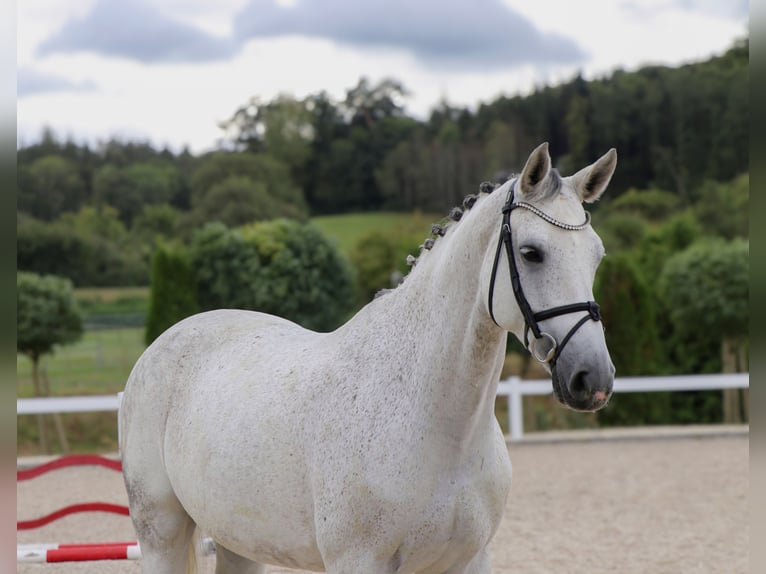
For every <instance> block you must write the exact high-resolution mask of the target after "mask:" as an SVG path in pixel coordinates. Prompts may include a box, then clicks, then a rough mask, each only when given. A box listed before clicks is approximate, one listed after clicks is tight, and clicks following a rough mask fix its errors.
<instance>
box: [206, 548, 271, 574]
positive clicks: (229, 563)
mask: <svg viewBox="0 0 766 574" xmlns="http://www.w3.org/2000/svg"><path fill="white" fill-rule="evenodd" d="M265 571H266V568H265V567H264V566H263V564H259V563H258V562H252V561H250V560H248V559H247V558H243V557H242V556H240V555H239V554H234V552H232V551H231V550H227V549H226V548H224V547H223V546H221V545H220V544H216V545H215V574H263V573H264V572H265Z"/></svg>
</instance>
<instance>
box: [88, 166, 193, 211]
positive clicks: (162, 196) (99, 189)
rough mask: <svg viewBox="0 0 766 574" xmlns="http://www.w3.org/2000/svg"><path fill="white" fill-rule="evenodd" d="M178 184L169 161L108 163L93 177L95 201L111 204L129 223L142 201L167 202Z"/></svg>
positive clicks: (98, 203)
mask: <svg viewBox="0 0 766 574" xmlns="http://www.w3.org/2000/svg"><path fill="white" fill-rule="evenodd" d="M180 187H181V180H180V175H179V173H178V171H177V170H176V168H175V167H173V166H172V165H163V164H159V163H149V162H141V163H134V164H131V165H128V166H125V167H118V166H116V165H113V164H107V165H105V166H103V167H102V168H100V169H99V170H98V171H96V173H95V175H94V177H93V194H94V199H95V202H96V204H97V205H99V206H100V205H103V204H106V205H111V206H112V207H114V208H116V209H117V211H118V212H119V215H120V219H121V220H122V221H123V222H124V223H125V224H126V225H130V224H131V223H132V222H133V219H134V218H135V217H137V216H138V215H139V214H140V213H141V211H142V210H143V209H144V206H145V205H152V204H161V203H168V202H170V201H171V200H172V199H173V198H174V196H175V195H176V194H177V193H178V191H179V189H180Z"/></svg>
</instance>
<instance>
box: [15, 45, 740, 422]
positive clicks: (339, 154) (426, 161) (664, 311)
mask: <svg viewBox="0 0 766 574" xmlns="http://www.w3.org/2000/svg"><path fill="white" fill-rule="evenodd" d="M406 95H407V88H406V86H404V85H402V84H401V83H400V82H398V81H397V80H396V79H393V78H391V79H386V80H382V81H380V82H378V83H372V82H370V81H369V80H367V79H366V78H361V79H360V80H359V81H358V83H357V85H356V86H353V87H351V88H349V89H348V90H347V92H346V96H345V99H343V100H342V101H334V100H333V99H332V98H330V97H329V96H328V95H327V94H326V93H325V92H318V93H315V94H312V95H310V96H308V97H306V98H303V99H296V98H294V97H291V96H288V95H283V96H280V97H278V98H275V99H273V100H271V101H260V100H259V99H257V98H254V99H252V100H250V101H247V102H243V104H242V106H241V107H240V108H239V109H237V110H233V111H232V113H231V116H230V118H229V119H228V120H227V121H225V122H223V123H222V124H221V126H220V127H221V140H220V142H219V145H218V148H217V149H216V150H214V151H210V152H208V153H204V154H198V155H195V154H192V153H190V151H189V150H186V149H185V150H169V149H161V148H157V147H154V146H153V145H151V144H149V143H146V142H129V141H106V142H101V143H98V144H92V145H88V144H82V143H76V142H73V141H66V140H62V139H60V138H59V137H58V136H57V135H56V134H55V133H53V132H52V131H49V130H48V131H46V132H45V133H44V134H43V135H42V136H41V139H40V141H39V142H37V143H34V144H32V145H29V146H26V147H23V148H21V149H19V150H18V196H17V197H18V217H17V238H18V239H17V260H18V269H19V270H20V271H29V272H34V273H38V274H52V275H58V276H62V277H66V278H68V279H70V280H71V281H72V283H73V284H74V285H75V286H76V287H97V286H141V285H143V286H146V285H149V283H150V280H152V281H154V280H153V279H151V278H152V267H153V266H154V268H155V275H154V277H157V275H156V273H159V271H157V268H160V269H161V268H162V265H163V257H164V258H165V259H164V260H165V261H166V263H167V265H169V266H170V268H173V269H175V271H174V272H173V273H174V276H175V277H176V278H178V277H184V273H186V274H187V275H188V273H189V269H193V270H196V271H195V272H196V274H197V275H196V277H191V278H190V279H189V281H191V283H192V284H195V285H196V287H195V289H196V290H197V292H198V293H201V295H200V297H202V299H204V300H205V301H207V303H205V304H203V303H204V301H203V302H202V303H201V302H200V301H199V300H198V301H196V302H194V301H193V302H191V303H190V305H189V306H188V307H187V312H188V310H189V309H191V310H195V309H197V308H199V307H200V305H201V306H202V308H204V307H205V306H206V305H208V306H212V305H219V304H224V303H226V302H227V301H226V300H225V298H222V297H223V295H222V293H224V292H226V289H228V290H229V291H232V289H231V288H230V287H227V288H224V287H221V286H220V285H217V286H216V285H213V279H212V278H209V279H208V280H207V283H206V282H205V280H204V279H201V278H200V274H201V273H202V274H204V273H208V275H209V276H210V277H212V276H213V275H211V274H213V273H214V271H215V268H214V266H215V265H216V264H217V263H216V261H219V259H220V257H221V255H222V254H227V253H228V254H230V255H231V256H232V257H235V256H236V257H245V255H243V253H244V251H241V250H240V251H237V249H239V248H237V247H235V246H236V245H239V244H242V245H245V244H250V245H255V247H254V248H253V249H255V251H253V254H251V255H248V256H247V257H251V259H247V261H248V262H249V263H248V265H251V267H250V268H252V269H256V268H258V269H261V268H262V269H261V271H258V270H257V269H256V270H255V271H253V273H256V274H257V273H262V271H263V270H264V269H266V267H265V266H264V265H265V264H264V260H263V258H264V257H265V255H264V253H266V252H268V249H269V245H270V243H269V241H272V242H273V241H276V240H277V239H278V238H279V237H288V236H289V237H292V236H293V235H294V233H292V232H291V231H290V230H291V229H301V228H303V227H305V226H304V225H303V224H304V223H306V222H309V221H310V219H311V218H312V217H315V216H318V215H325V214H351V213H361V212H370V211H394V212H422V213H429V214H433V213H435V214H446V213H447V211H448V210H449V209H450V208H451V207H452V206H454V205H458V204H460V203H461V201H462V199H463V197H464V196H465V195H467V194H469V193H474V192H476V191H477V190H478V186H479V184H480V183H481V182H482V181H487V180H489V181H494V182H498V183H499V182H503V181H505V180H506V179H507V178H508V177H509V175H510V174H512V173H514V171H515V170H518V169H520V168H521V166H523V164H524V162H525V160H526V158H527V156H528V154H529V153H530V151H531V150H532V149H534V147H536V146H537V145H538V144H539V143H540V142H542V141H548V142H549V144H550V151H551V156H552V158H553V160H554V162H555V166H556V167H557V168H558V169H559V171H560V172H561V173H562V174H564V175H568V174H570V173H572V172H573V171H574V170H576V169H579V168H580V167H582V166H584V165H587V164H589V163H591V162H592V161H594V160H595V159H596V158H598V157H599V156H601V155H602V154H603V153H604V152H606V151H607V150H608V149H609V148H611V147H614V148H616V149H617V151H618V155H619V160H618V167H617V172H616V174H615V176H614V178H613V179H612V182H611V184H610V188H609V190H608V192H607V193H606V194H605V197H604V199H603V200H601V201H600V202H599V203H597V204H594V205H593V206H590V207H589V209H590V210H591V211H592V213H593V221H594V227H595V228H596V229H597V231H598V232H599V234H600V235H601V236H602V238H603V240H604V243H605V245H606V248H607V252H608V256H607V258H606V259H605V260H604V263H603V264H602V267H601V269H600V271H599V275H598V276H597V281H596V298H597V300H598V301H599V302H600V303H601V304H602V308H603V310H604V317H605V323H606V324H607V325H610V324H611V325H619V326H620V327H619V329H609V328H608V330H607V338H608V341H609V345H610V348H611V349H612V353H613V359H614V361H615V363H616V365H617V367H618V372H619V374H621V375H631V374H656V373H692V372H715V371H719V372H720V371H721V370H722V369H726V368H731V369H739V370H746V369H747V366H746V361H747V359H746V356H747V349H748V336H747V297H748V291H747V278H748V269H749V268H748V263H747V255H748V249H749V248H748V235H749V229H748V202H749V147H748V146H749V41H748V40H747V39H742V40H741V41H739V42H737V43H736V44H735V45H734V46H732V47H731V48H730V49H729V50H728V51H726V52H725V53H724V54H722V55H720V56H716V57H713V58H711V59H709V60H706V61H703V62H697V63H692V64H687V65H683V66H680V67H675V68H670V67H664V66H649V67H644V68H641V69H639V70H637V71H621V70H617V71H614V72H613V73H611V74H609V75H608V76H605V77H602V78H598V79H595V80H590V81H587V80H585V79H583V78H582V77H581V76H579V75H578V76H577V77H574V78H572V79H571V80H569V81H567V82H564V83H562V84H558V85H553V86H540V87H539V88H537V89H536V90H535V91H534V92H533V93H531V94H529V95H525V96H512V97H500V98H497V99H495V100H494V101H492V102H490V103H486V104H482V105H480V106H479V107H478V108H477V109H474V110H472V109H469V108H463V107H456V106H452V105H450V104H449V103H447V102H442V103H440V104H439V105H438V106H436V107H435V108H434V109H433V110H432V111H431V112H430V115H429V116H428V118H426V119H417V118H414V117H411V116H409V115H408V114H407V113H406V112H405V108H404V104H403V102H404V101H406ZM291 226H293V227H291ZM309 229H310V227H309ZM426 231H427V229H424V231H423V232H424V234H425V233H426ZM301 233H302V232H301ZM312 233H313V231H309V232H306V233H305V236H306V238H307V239H306V241H308V242H310V243H311V244H313V245H316V244H317V241H318V240H317V239H316V237H314V235H312ZM275 238H276V239H275ZM285 241H286V240H285ZM385 241H386V239H385V237H380V236H370V237H368V238H366V242H365V243H364V245H363V246H362V247H360V249H361V248H364V249H374V250H377V251H375V252H374V253H380V252H381V249H383V251H385V253H393V254H395V255H396V257H398V258H399V261H398V262H397V263H394V264H392V263H390V258H387V257H381V258H379V259H380V261H381V262H382V263H381V265H383V266H384V268H383V269H372V270H370V269H362V268H359V266H358V265H356V266H355V263H354V261H353V258H352V261H350V262H346V261H340V260H339V259H338V258H337V257H336V256H335V255H334V254H332V253H327V252H326V251H323V250H322V249H319V248H317V249H315V250H314V251H312V252H311V253H313V254H314V255H311V257H314V256H316V257H318V258H319V259H318V260H321V261H325V262H327V261H329V262H330V263H329V264H331V265H332V266H334V267H333V269H336V271H335V272H334V273H333V274H326V275H327V278H326V280H327V282H328V284H330V283H331V284H332V285H333V289H338V288H340V287H338V285H339V283H338V281H339V280H338V276H340V275H343V274H344V273H346V271H343V269H344V268H345V267H348V277H349V281H352V282H353V281H356V282H357V284H359V283H364V284H365V295H364V296H363V297H362V298H361V299H356V300H354V301H355V305H357V306H358V305H360V304H362V303H364V302H365V297H369V296H370V295H371V293H372V292H374V290H375V288H378V287H385V286H386V285H384V284H381V285H377V284H375V281H373V282H372V283H373V284H372V286H370V285H369V283H370V280H369V277H368V276H369V275H370V274H372V275H374V276H375V277H381V276H382V277H384V278H385V277H388V276H389V275H390V273H391V272H392V271H394V269H392V268H391V266H392V265H393V266H394V267H397V266H398V265H399V263H400V262H401V260H402V259H403V255H402V254H401V253H399V251H398V249H399V246H393V247H392V246H386V245H383V246H382V245H381V244H382V243H385ZM243 249H244V248H243ZM295 249H296V251H295V253H298V252H299V251H300V249H302V248H299V247H296V248H295ZM216 250H218V251H216ZM264 250H265V251H264ZM251 251H252V249H251ZM256 252H257V253H256ZM178 253H182V254H183V257H181V259H180V260H179V259H175V260H174V259H173V254H178ZM301 253H302V252H301ZM307 253H308V252H307ZM158 254H162V255H160V256H158ZM259 257H260V259H258V258H259ZM296 257H297V255H296ZM253 258H254V259H253ZM361 259H362V258H360V260H361ZM174 261H175V263H174ZM179 261H180V263H179ZM258 261H260V263H258ZM253 262H255V263H253ZM173 265H181V267H180V268H179V267H177V266H176V267H173ZM259 265H260V267H258V266H259ZM344 266H345V267H344ZM385 266H387V267H385ZM244 268H247V267H240V268H237V269H240V273H239V275H240V279H241V280H242V281H246V280H247V277H242V272H241V269H244ZM179 269H181V270H180V271H179ZM234 271H235V270H234V267H233V266H232V273H233V272H234ZM218 272H221V270H220V269H219V270H218ZM695 272H696V273H697V275H695ZM261 276H262V277H266V276H267V275H263V274H262V275H261ZM711 277H713V279H711ZM715 278H717V280H718V283H716V284H715V285H716V286H714V287H711V286H710V285H709V284H710V283H711V281H713V282H714V283H715V280H714V279H715ZM322 281H324V279H322ZM376 281H377V282H378V283H380V282H381V280H380V279H377V280H376ZM719 287H720V289H719ZM345 288H346V287H343V289H345ZM357 288H358V285H357ZM168 289H169V290H170V292H174V291H175V292H176V293H177V292H178V291H177V289H178V285H171V286H169V287H168ZM715 289H719V291H715ZM711 290H712V291H711ZM280 292H281V291H279V290H278V289H277V290H276V291H275V290H272V291H269V292H268V294H266V295H262V296H261V298H260V299H258V297H256V296H253V298H252V299H251V300H250V303H247V302H245V303H241V305H242V306H246V305H249V306H250V307H258V306H259V305H260V306H261V307H262V306H263V305H265V304H266V303H264V301H269V300H271V299H273V297H275V296H276V295H275V294H278V293H280ZM344 293H345V291H344ZM711 293H713V294H711ZM345 298H346V299H348V300H353V297H345ZM259 301H260V303H259ZM690 301H691V302H699V305H697V306H696V307H695V306H693V305H691V304H689V302H690ZM317 305H318V309H319V308H321V310H322V313H324V314H323V315H322V317H321V320H319V319H312V318H311V317H310V316H305V315H301V312H302V311H301V310H300V309H297V310H295V311H294V313H295V315H294V316H293V317H292V318H295V319H296V320H303V321H304V323H305V324H309V325H315V326H321V327H322V328H332V327H333V326H334V325H337V324H338V323H339V322H341V321H342V320H344V319H345V318H346V317H347V316H348V313H350V312H352V311H353V308H348V307H343V306H337V309H336V308H334V307H333V308H332V309H333V311H332V313H333V314H332V316H328V315H327V313H328V309H330V307H328V305H327V304H326V303H323V304H321V305H320V304H317ZM710 309H713V311H710ZM269 310H270V311H274V312H279V311H280V309H279V308H276V309H272V308H269ZM179 312H180V311H179ZM286 313H287V314H288V315H289V313H290V311H289V310H288V312H286ZM178 318H180V317H176V319H178ZM172 319H173V318H172V317H171V318H170V319H166V320H172ZM312 321H313V322H312ZM626 400H627V399H626ZM631 400H635V401H638V402H640V401H649V402H650V403H651V404H649V403H647V405H646V406H647V408H646V409H644V411H645V412H644V414H642V416H643V417H644V419H648V420H645V422H652V417H654V418H655V419H657V420H665V418H666V417H667V416H669V414H668V413H670V412H671V411H673V410H678V406H679V405H678V402H679V401H680V402H683V401H687V403H688V402H689V401H692V402H693V403H694V409H695V416H696V417H697V419H698V418H699V413H700V412H702V413H706V412H708V411H709V417H710V419H711V420H712V419H714V418H715V417H719V416H720V409H721V408H726V407H725V406H723V407H722V406H721V405H720V399H712V398H710V395H709V394H705V393H701V394H699V395H695V396H694V397H687V398H684V397H681V398H672V397H670V396H667V397H665V398H663V399H662V400H659V399H658V398H657V397H652V398H651V399H646V398H642V397H640V396H636V397H632V398H631ZM674 401H675V402H674ZM711 401H712V403H715V404H712V403H711ZM716 401H717V402H716ZM708 403H710V404H708ZM711 405H712V406H711ZM732 408H734V409H735V410H737V411H742V410H743V409H744V408H745V407H743V406H741V405H739V406H738V405H735V406H733V407H732ZM706 409H707V410H706ZM681 410H682V411H683V409H681ZM646 412H648V413H649V414H646ZM684 412H689V411H688V410H687V411H684ZM652 413H654V414H652ZM740 414H742V413H740ZM746 414H747V413H744V416H746ZM606 416H609V415H606ZM613 416H615V417H618V418H619V417H621V419H620V420H619V421H615V422H621V423H626V424H629V423H630V422H631V420H630V416H631V410H630V409H623V410H621V411H616V414H615V415H613ZM680 416H681V417H683V415H680ZM703 416H708V415H703ZM681 422H683V421H681Z"/></svg>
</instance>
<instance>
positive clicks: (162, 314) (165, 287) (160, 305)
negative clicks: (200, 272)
mask: <svg viewBox="0 0 766 574" xmlns="http://www.w3.org/2000/svg"><path fill="white" fill-rule="evenodd" d="M198 311H199V304H198V303H197V294H196V285H195V281H194V274H193V272H192V267H191V265H190V263H189V259H188V257H187V255H186V254H185V253H184V252H183V251H181V250H179V249H173V248H171V247H168V246H158V247H157V249H156V251H155V252H154V257H153V258H152V286H151V294H150V297H149V314H148V316H147V319H146V331H145V341H146V344H147V345H149V344H151V343H152V341H154V340H155V339H156V338H157V337H159V336H160V335H161V334H162V333H163V332H164V331H165V330H166V329H167V328H168V327H171V326H172V325H174V324H175V323H177V322H178V321H180V320H181V319H184V318H186V317H188V316H190V315H193V314H194V313H197V312H198Z"/></svg>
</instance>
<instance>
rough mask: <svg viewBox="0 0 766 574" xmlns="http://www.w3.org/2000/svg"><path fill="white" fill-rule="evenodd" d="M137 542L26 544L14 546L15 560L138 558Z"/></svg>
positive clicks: (58, 560)
mask: <svg viewBox="0 0 766 574" xmlns="http://www.w3.org/2000/svg"><path fill="white" fill-rule="evenodd" d="M139 558H141V549H140V548H139V547H138V543H137V542H105V543H98V544H26V545H19V546H17V547H16V561H17V562H83V561H91V560H138V559H139Z"/></svg>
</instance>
